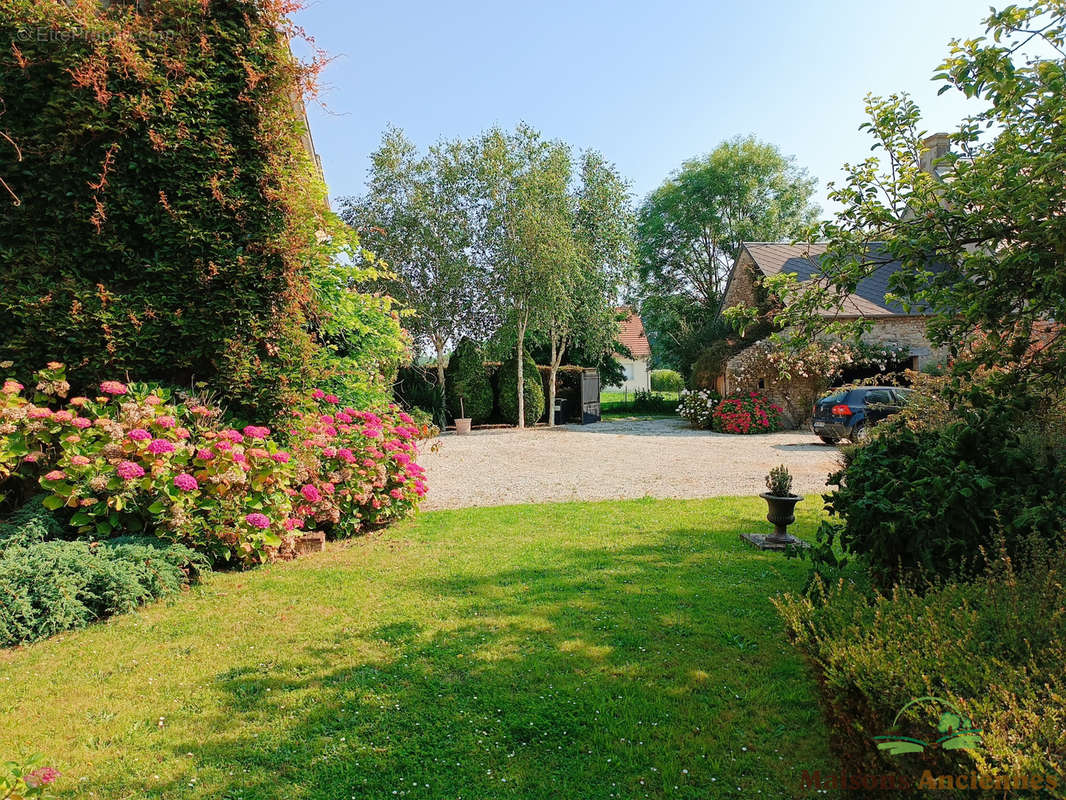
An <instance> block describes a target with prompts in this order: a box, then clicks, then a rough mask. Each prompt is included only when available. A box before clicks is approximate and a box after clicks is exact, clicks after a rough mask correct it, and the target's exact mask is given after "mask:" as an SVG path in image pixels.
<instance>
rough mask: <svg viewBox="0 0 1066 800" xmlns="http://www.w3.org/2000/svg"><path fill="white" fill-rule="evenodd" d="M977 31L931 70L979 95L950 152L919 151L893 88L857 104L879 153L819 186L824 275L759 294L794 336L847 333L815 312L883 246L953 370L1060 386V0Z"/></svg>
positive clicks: (1063, 309) (915, 131)
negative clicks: (824, 213) (952, 357)
mask: <svg viewBox="0 0 1066 800" xmlns="http://www.w3.org/2000/svg"><path fill="white" fill-rule="evenodd" d="M986 25H987V34H986V36H984V37H980V38H976V39H971V40H967V41H958V40H956V41H954V42H953V43H952V45H951V50H950V54H949V56H948V58H947V59H946V60H945V62H944V63H943V64H942V65H941V67H940V69H939V70H938V71H937V75H936V77H937V78H938V79H940V80H941V81H943V83H944V85H943V88H942V89H941V91H942V92H945V91H952V90H955V91H959V92H962V93H963V94H964V95H965V96H966V97H968V98H973V99H976V100H978V101H982V103H983V108H982V110H981V111H979V112H978V113H977V114H976V115H975V116H973V117H971V118H969V119H966V120H964V121H962V122H961V123H960V125H959V127H958V129H957V130H956V131H955V132H954V133H952V134H951V135H950V150H949V152H947V153H943V154H938V153H936V152H935V151H933V150H931V148H929V147H927V145H931V144H932V142H930V141H929V140H928V138H927V135H926V132H925V131H923V130H922V126H921V114H920V111H919V109H918V107H917V106H916V105H915V104H914V102H913V101H912V100H910V99H909V98H908V97H907V96H906V95H893V96H890V97H888V98H881V97H870V98H868V99H867V113H868V117H869V120H868V121H867V122H866V123H864V124H863V126H862V127H863V128H864V129H866V130H867V131H868V132H869V133H870V135H871V136H872V138H873V139H874V142H875V144H874V150H875V151H877V153H878V154H877V155H874V156H871V157H870V158H868V159H867V160H865V161H864V162H862V163H860V164H857V165H845V169H846V170H847V180H846V181H845V183H844V184H843V185H841V186H839V187H836V188H835V189H834V190H833V192H832V193H831V194H830V197H832V198H833V199H834V200H836V201H837V202H838V203H840V204H841V206H842V210H841V212H840V213H839V214H838V215H837V216H836V219H834V220H833V221H831V222H827V223H825V224H824V225H823V226H822V227H821V230H820V234H821V236H822V237H824V238H825V239H827V240H828V241H829V242H830V247H829V250H828V252H827V254H826V256H825V257H824V258H823V259H822V271H823V276H822V278H821V279H819V280H817V281H814V282H810V283H807V284H804V285H802V286H801V285H797V284H796V283H795V281H794V280H791V279H790V277H789V276H781V277H779V278H778V279H777V280H775V281H771V282H769V283H768V288H769V289H770V290H771V291H773V292H775V293H776V294H777V295H778V296H779V297H780V298H781V299H782V300H784V301H785V308H784V310H783V311H782V312H781V313H780V314H779V316H778V320H777V321H778V323H779V324H780V325H782V326H789V327H790V329H791V330H793V331H795V332H796V333H797V334H798V335H799V336H800V337H801V338H803V339H804V340H809V339H810V338H811V337H813V336H816V335H819V334H820V333H823V332H825V330H826V328H827V327H830V328H832V329H833V330H834V332H837V333H848V332H852V333H854V332H855V331H854V330H851V331H845V330H843V327H844V326H842V325H841V324H840V323H826V321H825V319H824V315H822V314H819V313H818V312H819V310H820V309H825V308H833V307H834V306H838V305H839V304H840V303H841V301H842V298H844V297H846V296H847V294H848V293H850V292H851V291H853V290H854V287H855V285H856V284H857V283H858V282H859V281H860V280H862V279H863V278H864V277H866V276H867V275H869V274H870V273H871V272H872V271H874V270H876V269H878V268H879V267H880V266H882V265H883V263H884V256H883V255H882V254H879V253H878V252H877V250H876V249H875V250H872V251H871V249H870V248H869V247H868V244H869V243H870V242H872V241H879V240H883V241H884V242H885V243H886V246H887V250H888V252H889V254H891V256H893V257H895V258H898V259H899V260H900V262H901V264H902V268H901V269H899V270H898V271H897V272H896V273H895V274H894V275H893V276H892V279H891V289H892V290H893V292H894V293H895V295H896V296H897V297H899V298H900V299H901V300H902V301H903V302H905V303H906V304H908V305H915V304H921V305H923V306H925V307H926V308H927V309H929V310H931V311H932V312H934V313H933V314H932V316H930V317H929V324H928V332H929V336H930V339H931V341H932V342H933V343H934V344H937V345H945V346H949V347H950V348H951V349H952V350H954V351H955V352H956V354H957V355H958V359H957V361H956V369H957V370H958V372H959V373H960V374H971V373H972V372H973V370H974V368H975V367H977V366H986V367H995V368H997V370H996V372H998V373H999V374H1000V375H1005V376H1006V377H1007V380H1006V381H1004V385H1011V386H1014V387H1025V386H1026V385H1031V384H1032V383H1033V382H1035V383H1036V384H1037V385H1038V386H1042V387H1045V389H1050V391H1051V392H1057V391H1059V390H1060V389H1061V387H1062V386H1063V384H1064V383H1066V334H1064V333H1063V328H1062V325H1061V322H1062V321H1063V320H1066V181H1063V171H1064V170H1066V6H1064V5H1063V3H1062V2H1060V1H1059V0H1041V2H1037V3H1033V4H1031V5H1028V6H1009V7H1007V8H1005V9H1003V10H1002V11H998V12H996V11H993V12H992V13H991V14H990V16H989V17H987V19H986ZM937 155H940V157H939V158H937V159H936V160H933V157H934V156H937ZM931 162H932V163H931ZM871 256H873V257H871ZM749 314H750V312H749ZM737 316H738V318H743V316H744V313H743V312H742V311H738V312H737ZM861 326H862V322H861V321H860V322H859V323H858V325H857V327H860V328H861ZM851 327H852V328H854V327H856V326H851ZM1048 393H1049V392H1048V391H1045V390H1044V389H1040V390H1038V391H1037V392H1035V393H1034V394H1035V395H1037V396H1044V395H1046V394H1048Z"/></svg>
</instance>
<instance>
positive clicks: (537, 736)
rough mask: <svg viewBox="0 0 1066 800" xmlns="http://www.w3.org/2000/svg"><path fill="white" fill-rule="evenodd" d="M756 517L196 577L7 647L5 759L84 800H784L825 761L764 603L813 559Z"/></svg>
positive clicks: (421, 546) (410, 549)
mask: <svg viewBox="0 0 1066 800" xmlns="http://www.w3.org/2000/svg"><path fill="white" fill-rule="evenodd" d="M805 505H806V509H803V507H802V506H801V513H800V515H799V518H798V522H797V524H796V526H795V529H796V530H797V532H798V533H800V534H801V535H806V536H808V537H810V536H811V535H812V534H813V530H814V527H815V525H816V522H817V512H816V505H817V504H814V503H807V504H805ZM765 513H766V508H765V505H764V504H763V502H762V501H761V500H758V499H748V498H745V499H735V498H718V499H714V500H705V501H651V500H642V501H631V502H614V503H593V504H559V505H542V506H516V507H507V508H499V509H474V510H465V511H453V512H435V513H429V514H425V515H423V516H421V517H420V518H419V519H417V520H414V521H412V522H408V523H404V524H401V525H397V526H396V527H394V528H392V529H390V530H388V531H386V532H384V533H382V534H380V535H376V536H371V537H365V538H361V539H356V540H353V541H351V542H348V543H341V544H336V545H331V546H329V548H328V550H327V552H326V553H324V554H320V555H315V556H310V557H307V558H304V559H301V560H299V561H296V562H292V563H284V564H275V565H272V566H269V567H265V568H262V569H258V570H255V571H251V572H244V573H228V574H215V575H211V576H209V577H208V579H207V581H206V583H205V584H204V585H202V586H199V587H197V588H195V589H194V590H193V591H191V592H189V593H187V594H185V595H183V596H181V597H179V598H178V599H176V600H174V601H172V602H169V603H159V604H155V605H152V606H149V607H147V608H146V609H144V610H142V611H141V612H139V613H135V614H128V615H125V616H120V617H116V618H114V619H112V620H111V621H109V622H107V623H105V624H101V625H97V626H94V627H92V628H90V629H88V630H83V631H79V632H76V633H69V634H66V635H63V636H58V637H56V638H54V639H51V640H48V641H45V642H41V643H38V644H36V645H33V646H30V647H27V648H24V649H21V650H17V651H4V652H2V653H0V713H2V715H3V719H4V724H3V725H2V726H0V754H13V753H15V752H17V751H18V750H19V749H23V750H26V751H33V750H40V751H43V752H45V753H46V754H47V755H48V756H49V758H50V760H51V762H52V763H54V764H55V765H56V766H57V767H58V768H59V769H60V770H61V771H62V772H63V773H64V776H63V778H61V779H60V782H59V783H58V784H57V786H58V788H59V792H60V795H61V796H79V797H96V798H141V797H153V798H154V797H199V798H228V799H229V800H236V799H237V798H245V799H247V800H250V799H251V798H322V800H326V799H327V798H328V800H338V799H339V798H345V799H347V798H359V799H360V800H362V798H393V797H406V798H441V800H444V799H445V798H447V799H448V800H455V799H457V798H470V799H472V800H478V799H480V798H529V799H530V800H542V799H543V798H549V797H559V798H590V799H591V798H596V799H598V798H605V799H606V798H647V797H651V798H659V797H670V798H673V797H677V798H700V799H701V800H702V798H710V797H720V796H729V795H732V796H741V795H742V796H744V797H755V796H759V797H792V796H795V795H797V794H800V790H799V777H798V776H799V774H800V771H801V770H803V769H822V770H823V771H824V770H831V769H833V768H834V766H835V763H834V761H833V759H832V758H831V756H830V754H829V752H828V749H827V745H826V732H825V729H824V727H823V725H822V722H821V720H820V717H819V713H818V710H817V705H816V701H815V694H814V692H815V688H814V686H813V684H812V681H811V679H810V678H809V677H808V674H807V671H806V669H805V667H804V666H803V664H802V663H801V662H800V660H799V658H798V657H797V656H796V654H795V653H794V652H793V650H792V649H791V648H790V647H789V646H788V644H787V643H786V641H785V638H784V636H783V634H782V627H781V625H780V623H779V622H778V620H777V618H776V617H775V615H774V612H773V609H772V607H771V604H770V601H769V598H770V597H771V596H772V595H774V594H775V593H777V592H780V591H783V590H789V589H797V588H799V587H800V586H801V585H802V583H803V578H804V575H805V572H806V566H805V564H803V563H802V562H798V561H789V560H786V559H785V558H783V557H782V556H781V555H779V554H775V555H771V554H764V553H760V552H757V551H754V550H751V549H749V548H748V547H746V546H745V545H744V544H742V543H741V542H740V541H739V540H738V538H737V534H738V533H739V532H741V531H744V530H764V529H766V528H767V527H768V525H767V523H766V522H765V520H764V519H763V516H764V515H765ZM760 793H761V794H760Z"/></svg>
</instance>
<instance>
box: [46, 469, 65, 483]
mask: <svg viewBox="0 0 1066 800" xmlns="http://www.w3.org/2000/svg"><path fill="white" fill-rule="evenodd" d="M65 477H67V473H65V472H64V471H63V470H61V469H54V470H52V471H51V472H49V473H48V474H47V475H45V476H44V479H45V480H46V481H61V480H63V479H64V478H65Z"/></svg>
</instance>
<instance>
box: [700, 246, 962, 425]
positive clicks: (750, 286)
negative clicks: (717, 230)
mask: <svg viewBox="0 0 1066 800" xmlns="http://www.w3.org/2000/svg"><path fill="white" fill-rule="evenodd" d="M878 247H879V246H878V245H877V244H873V245H871V249H872V253H876V251H877V249H878ZM825 251H826V245H825V244H824V243H812V244H783V243H780V242H744V243H743V244H742V245H741V248H740V254H739V255H738V256H737V259H736V261H735V262H734V264H733V268H732V271H731V272H730V275H729V280H728V283H727V285H726V291H725V297H724V299H723V302H722V308H723V309H725V308H729V307H731V306H735V305H740V304H742V305H747V306H753V307H755V306H758V305H759V295H758V289H757V281H759V280H760V279H761V278H763V277H769V276H772V275H778V274H781V273H795V274H796V276H797V279H798V280H799V281H800V282H804V281H809V280H811V279H812V278H813V277H815V276H817V275H818V274H819V272H820V270H819V266H818V263H819V259H820V258H821V256H822V255H823V254H824V253H825ZM875 257H876V255H875ZM900 267H901V265H900V263H899V262H898V261H895V260H893V259H892V258H891V256H889V255H888V254H887V253H886V254H885V255H884V265H883V266H880V267H878V268H877V269H876V270H875V271H874V272H873V273H872V274H871V275H870V276H869V277H867V278H865V279H864V280H862V281H860V283H859V285H858V287H857V288H856V291H855V292H854V293H853V294H851V295H849V296H848V297H847V298H846V299H845V301H844V304H843V307H842V308H841V309H840V310H839V311H836V310H834V311H832V312H827V314H826V316H827V317H832V318H834V319H858V318H862V319H866V320H870V321H871V322H872V326H871V329H870V330H869V332H867V333H865V334H863V337H862V339H863V341H864V342H865V343H867V344H877V345H885V346H889V347H891V348H892V349H893V350H895V352H896V353H897V356H896V359H895V363H893V364H890V365H888V366H889V368H896V369H900V368H910V369H921V368H923V367H926V366H929V365H933V364H936V363H938V362H940V361H942V360H943V359H944V358H946V356H947V353H946V351H945V350H944V349H943V348H940V349H938V348H935V347H933V346H932V345H931V344H930V342H929V340H928V338H927V337H926V332H925V327H926V321H927V316H928V315H927V314H926V313H924V312H922V311H921V310H920V309H917V310H916V309H911V311H910V312H908V311H906V310H905V309H904V308H903V307H902V306H901V305H900V304H898V303H896V302H893V301H890V300H888V299H887V298H886V297H885V295H886V293H887V292H888V286H889V279H890V277H891V276H892V274H893V273H895V272H896V271H897V270H899V269H900ZM757 347H759V343H755V344H754V345H751V346H749V347H748V348H746V349H744V350H741V351H739V352H736V353H734V354H732V356H731V357H730V358H728V360H726V361H725V362H724V364H723V366H722V368H721V372H720V374H719V375H718V376H717V378H716V381H715V384H716V385H715V388H716V389H717V390H718V391H719V392H720V393H721V394H722V395H727V394H736V393H738V392H746V391H758V392H762V393H763V394H765V395H766V396H767V397H769V398H770V399H771V400H772V401H773V402H775V403H777V404H778V405H780V406H781V407H782V408H784V409H785V416H786V420H785V421H786V424H789V425H791V426H799V425H802V424H803V423H804V422H806V420H807V418H808V417H809V416H810V412H811V406H812V404H813V400H814V398H815V396H816V395H817V394H818V393H819V392H820V391H821V389H822V388H824V386H825V376H821V375H808V376H794V377H792V378H790V379H789V380H782V379H781V378H780V377H779V376H778V375H777V374H776V373H775V374H769V373H766V374H759V373H758V372H757V371H756V372H755V373H752V371H751V370H745V369H742V366H743V365H745V364H746V363H747V362H750V361H751V358H750V357H749V356H750V355H751V352H750V351H751V350H752V348H757Z"/></svg>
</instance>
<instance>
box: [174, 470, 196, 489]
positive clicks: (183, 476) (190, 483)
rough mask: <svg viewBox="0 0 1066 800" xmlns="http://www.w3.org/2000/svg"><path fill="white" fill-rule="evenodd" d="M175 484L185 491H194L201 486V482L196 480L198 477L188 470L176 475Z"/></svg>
mask: <svg viewBox="0 0 1066 800" xmlns="http://www.w3.org/2000/svg"><path fill="white" fill-rule="evenodd" d="M174 485H175V486H177V487H178V488H179V489H181V490H182V491H183V492H193V491H196V490H197V489H199V488H200V484H199V483H197V482H196V478H194V477H193V476H192V475H190V474H189V473H187V472H181V473H178V474H177V475H175V476H174Z"/></svg>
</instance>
